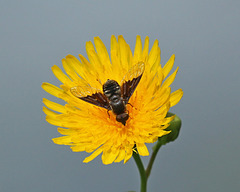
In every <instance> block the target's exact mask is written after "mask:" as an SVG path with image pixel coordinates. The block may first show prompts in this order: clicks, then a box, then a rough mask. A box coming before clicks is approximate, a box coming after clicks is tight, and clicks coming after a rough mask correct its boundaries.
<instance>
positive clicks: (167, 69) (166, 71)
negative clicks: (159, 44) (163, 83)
mask: <svg viewBox="0 0 240 192" xmlns="http://www.w3.org/2000/svg"><path fill="white" fill-rule="evenodd" d="M174 60H175V55H174V54H173V55H172V56H171V57H170V59H169V60H168V62H167V63H166V64H165V65H164V67H163V75H164V78H166V77H167V75H168V74H169V72H170V71H171V69H172V67H173V64H174Z"/></svg>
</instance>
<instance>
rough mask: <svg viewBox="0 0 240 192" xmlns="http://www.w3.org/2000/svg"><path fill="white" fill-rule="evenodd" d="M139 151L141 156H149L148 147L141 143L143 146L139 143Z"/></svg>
mask: <svg viewBox="0 0 240 192" xmlns="http://www.w3.org/2000/svg"><path fill="white" fill-rule="evenodd" d="M137 150H138V153H139V155H141V156H148V155H149V152H148V149H147V146H146V145H145V144H144V143H141V144H139V143H137Z"/></svg>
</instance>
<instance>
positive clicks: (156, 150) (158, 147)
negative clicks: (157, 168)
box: [146, 142, 162, 179]
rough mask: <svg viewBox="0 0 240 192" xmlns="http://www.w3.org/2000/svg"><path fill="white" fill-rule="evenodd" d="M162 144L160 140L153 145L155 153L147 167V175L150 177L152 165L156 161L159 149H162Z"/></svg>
mask: <svg viewBox="0 0 240 192" xmlns="http://www.w3.org/2000/svg"><path fill="white" fill-rule="evenodd" d="M161 146H162V144H161V143H160V142H157V144H156V145H155V146H154V147H153V153H152V156H151V158H150V160H149V163H148V166H147V169H146V177H147V179H148V177H149V175H150V173H151V170H152V166H153V163H154V160H155V158H156V156H157V153H158V150H159V149H160V147H161Z"/></svg>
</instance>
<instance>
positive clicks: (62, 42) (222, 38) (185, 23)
mask: <svg viewBox="0 0 240 192" xmlns="http://www.w3.org/2000/svg"><path fill="white" fill-rule="evenodd" d="M239 10H240V1H237V0H236V1H234V0H228V1H223V0H215V1H214V0H201V1H193V0H181V1H180V0H168V1H148V2H146V1H140V0H138V1H135V0H128V1H125V0H121V1H113V0H112V1H110V0H109V1H104V0H101V1H81V0H68V1H62V0H58V1H57V0H55V1H34V0H29V1H26V0H22V1H16V0H12V1H3V0H2V1H1V2H0V54H1V55H0V73H1V74H0V86H1V87H0V88H1V94H0V97H1V98H0V101H1V107H0V110H1V111H0V113H1V115H0V123H1V124H0V125H1V130H0V191H1V192H13V191H18V192H26V191H27V192H28V191H34V192H43V191H44V192H52V191H58V192H68V191H81V192H85V191H87V192H97V191H106V192H113V191H114V192H124V191H128V190H136V191H139V183H140V181H139V175H138V171H137V169H136V166H135V163H134V161H133V159H131V160H130V161H129V162H128V163H127V164H125V165H123V164H122V163H118V164H112V165H107V166H106V165H103V164H102V163H101V159H100V157H98V158H96V159H95V160H94V161H92V162H90V163H88V164H83V163H82V161H83V159H84V158H85V157H86V156H87V155H88V154H86V153H73V152H71V150H70V149H69V147H65V146H59V145H55V144H53V142H52V141H51V139H52V138H54V137H57V136H60V134H59V133H57V127H55V126H52V125H50V124H48V123H47V122H46V121H45V115H44V113H43V112H42V106H43V104H42V98H43V97H44V98H48V99H50V100H53V101H58V100H57V99H55V98H54V97H53V96H51V95H49V94H47V93H45V92H44V91H43V90H42V89H41V83H42V82H44V81H46V82H50V83H52V84H54V85H59V81H58V80H57V79H56V78H55V77H54V75H53V74H52V72H51V69H50V68H51V66H52V65H54V64H57V65H58V66H61V59H62V58H64V57H65V56H66V55H67V54H72V55H75V56H77V55H78V54H79V53H82V54H83V55H85V56H86V52H85V42H86V41H89V40H91V41H92V40H93V37H94V36H100V38H101V39H102V40H103V42H104V43H105V44H106V46H107V48H108V49H109V45H110V37H111V35H112V34H114V35H120V34H122V35H123V36H124V38H125V39H126V41H127V42H128V43H129V44H130V46H131V48H132V50H133V49H134V46H135V38H136V35H137V34H138V35H141V37H142V39H144V38H145V36H146V35H148V36H149V37H150V42H151V45H152V44H153V42H154V40H155V39H158V40H159V45H160V47H161V51H162V61H161V63H162V64H165V63H166V61H167V60H168V59H169V58H170V56H171V55H172V54H176V60H175V68H176V66H179V67H180V70H179V72H178V75H177V77H176V80H175V82H174V85H173V90H176V89H178V88H182V89H183V90H184V96H183V99H182V100H181V102H180V103H179V104H178V105H177V106H176V107H174V108H172V109H171V111H172V112H174V113H177V114H178V115H179V116H180V117H181V118H182V120H183V126H182V130H181V134H180V136H179V138H178V139H177V140H176V141H175V142H173V143H171V144H168V145H167V146H164V147H163V148H162V149H161V150H160V152H159V154H158V157H157V159H156V162H155V164H154V167H153V171H152V174H151V177H150V179H149V182H148V191H149V192H157V191H164V192H178V191H179V192H192V191H194V192H202V191H218V192H226V191H231V192H238V191H239V188H240V184H239V180H240V166H239V162H240V154H239V144H240V141H239V139H240V129H239V128H240V126H239V114H240V110H239V107H240V104H239V98H240V91H239V83H240V78H239V72H240V67H239V61H240V54H239V50H240V38H239V37H240V35H239V34H240V25H239V24H240V23H239V20H240V11H239ZM149 148H150V146H149ZM147 160H148V158H144V163H146V162H147Z"/></svg>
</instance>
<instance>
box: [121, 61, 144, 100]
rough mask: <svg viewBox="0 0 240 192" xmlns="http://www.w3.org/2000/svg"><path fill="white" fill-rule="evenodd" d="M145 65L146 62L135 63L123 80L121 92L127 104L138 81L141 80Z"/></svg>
mask: <svg viewBox="0 0 240 192" xmlns="http://www.w3.org/2000/svg"><path fill="white" fill-rule="evenodd" d="M144 68H145V65H144V63H138V64H136V65H134V66H133V67H132V68H131V69H130V70H129V71H128V72H127V74H126V75H125V76H124V78H123V80H122V82H121V85H122V86H121V92H122V97H123V100H124V101H125V103H126V104H127V103H128V101H129V99H130V97H131V96H132V94H133V92H134V91H135V89H136V87H137V85H138V83H139V82H140V80H141V78H142V75H143V72H144Z"/></svg>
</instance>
